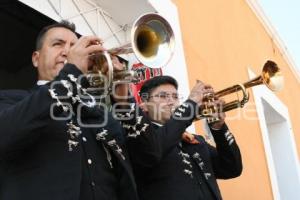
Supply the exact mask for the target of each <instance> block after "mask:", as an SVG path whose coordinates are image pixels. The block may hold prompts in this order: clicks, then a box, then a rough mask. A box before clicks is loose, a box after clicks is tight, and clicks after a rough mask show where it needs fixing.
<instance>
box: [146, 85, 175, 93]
mask: <svg viewBox="0 0 300 200" xmlns="http://www.w3.org/2000/svg"><path fill="white" fill-rule="evenodd" d="M152 92H167V93H176V92H177V90H176V87H175V86H174V85H172V84H163V85H160V86H158V87H156V88H155V89H153V90H152Z"/></svg>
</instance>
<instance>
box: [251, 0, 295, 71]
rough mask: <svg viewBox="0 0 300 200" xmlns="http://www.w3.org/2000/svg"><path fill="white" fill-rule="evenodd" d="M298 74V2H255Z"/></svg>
mask: <svg viewBox="0 0 300 200" xmlns="http://www.w3.org/2000/svg"><path fill="white" fill-rule="evenodd" d="M257 2H258V3H259V4H260V5H261V7H262V8H263V11H264V13H265V14H266V16H267V17H268V18H269V20H270V21H271V23H272V25H273V26H274V27H275V29H276V31H277V32H278V34H279V36H280V38H281V39H282V40H283V42H284V43H285V45H286V47H287V49H288V51H289V53H290V54H291V56H292V59H293V60H294V62H295V63H296V67H297V68H298V71H299V72H300V0H257Z"/></svg>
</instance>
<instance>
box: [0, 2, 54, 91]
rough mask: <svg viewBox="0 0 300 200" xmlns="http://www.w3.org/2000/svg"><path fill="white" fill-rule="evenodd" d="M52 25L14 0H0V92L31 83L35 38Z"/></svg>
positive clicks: (32, 79)
mask: <svg viewBox="0 0 300 200" xmlns="http://www.w3.org/2000/svg"><path fill="white" fill-rule="evenodd" d="M53 22H54V20H53V19H51V18H49V17H47V16H45V15H43V14H42V13H40V12H38V11H36V10H34V9H33V8H31V7H29V6H27V5H25V4H23V3H21V2H19V1H17V0H0V26H1V30H0V89H26V88H30V87H31V86H32V85H33V84H34V83H35V81H36V70H35V68H34V67H33V66H32V63H31V55H32V52H33V50H34V46H35V38H36V36H37V34H38V32H39V31H40V30H41V28H42V27H44V26H46V25H49V24H52V23H53Z"/></svg>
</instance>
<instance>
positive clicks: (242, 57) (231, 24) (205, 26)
mask: <svg viewBox="0 0 300 200" xmlns="http://www.w3.org/2000/svg"><path fill="white" fill-rule="evenodd" d="M173 2H174V3H175V4H176V5H177V8H178V12H179V16H180V23H181V31H182V35H183V44H184V51H185V55H186V62H187V66H188V75H189V81H190V85H191V86H192V85H193V84H194V83H195V80H196V79H200V80H203V81H205V82H207V83H210V84H211V85H213V86H214V88H215V89H216V90H219V89H223V88H224V87H226V86H230V85H233V84H236V83H241V82H245V81H247V80H248V72H247V67H250V68H251V69H252V70H253V71H254V72H256V73H257V74H260V72H261V68H262V66H263V64H264V63H265V61H266V60H267V59H271V60H273V61H275V62H276V63H277V64H278V65H279V66H280V67H281V69H282V72H283V75H284V77H285V87H284V90H283V91H281V92H279V93H277V96H278V97H279V98H280V99H281V101H282V102H283V103H284V104H285V105H286V106H287V107H288V109H289V114H290V118H291V120H292V122H291V123H292V128H293V132H294V133H295V139H296V145H297V150H298V155H300V123H299V116H298V113H300V106H297V105H298V102H299V101H300V92H299V91H300V83H299V82H298V81H297V79H296V78H295V76H294V74H293V72H292V71H291V69H290V67H289V66H288V64H287V62H286V60H284V58H283V56H282V55H281V53H280V51H279V49H278V48H277V47H276V45H275V43H274V41H273V39H272V37H271V36H270V35H268V33H267V32H266V30H265V28H264V26H263V25H262V24H261V23H260V22H259V20H258V18H257V17H256V16H255V14H254V13H253V11H252V10H251V9H250V7H249V6H248V4H247V3H246V1H245V0H211V1H206V0H189V1H185V0H173ZM250 95H252V94H251V90H250ZM238 114H240V116H238ZM227 117H228V118H229V120H228V124H229V126H230V128H231V130H232V132H233V133H234V135H235V136H236V140H237V141H238V143H239V146H240V148H241V152H242V156H243V164H244V171H243V174H242V176H241V177H239V178H237V179H232V180H229V181H220V186H221V190H222V194H223V197H224V199H225V200H226V199H230V200H234V199H236V200H240V199H245V200H253V199H264V200H268V199H273V196H272V188H271V183H270V178H269V174H268V168H267V163H266V156H265V150H264V145H263V142H262V136H261V131H260V127H259V122H258V119H257V113H256V111H255V104H254V101H253V98H252V97H251V98H250V102H249V103H248V105H247V107H246V108H244V109H243V110H242V111H238V110H236V111H231V112H229V113H228V114H227ZM201 128H202V127H201V124H200V123H198V124H197V130H198V131H200V132H201V131H202V129H201ZM283 148H284V147H283Z"/></svg>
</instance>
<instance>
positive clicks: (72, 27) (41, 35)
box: [35, 20, 77, 50]
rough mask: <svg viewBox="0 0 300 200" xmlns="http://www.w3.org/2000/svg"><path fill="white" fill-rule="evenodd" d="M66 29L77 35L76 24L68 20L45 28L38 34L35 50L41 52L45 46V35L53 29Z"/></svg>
mask: <svg viewBox="0 0 300 200" xmlns="http://www.w3.org/2000/svg"><path fill="white" fill-rule="evenodd" d="M59 27H61V28H66V29H68V30H70V31H72V32H73V33H75V34H77V33H76V32H75V29H76V26H75V24H74V23H72V22H69V21H67V20H62V21H60V22H57V23H54V24H51V25H49V26H45V27H44V28H43V29H42V30H41V31H40V32H39V34H38V36H37V38H36V44H35V49H36V50H40V49H41V48H42V46H43V42H44V38H45V35H46V33H47V32H48V31H49V30H50V29H52V28H59Z"/></svg>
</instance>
